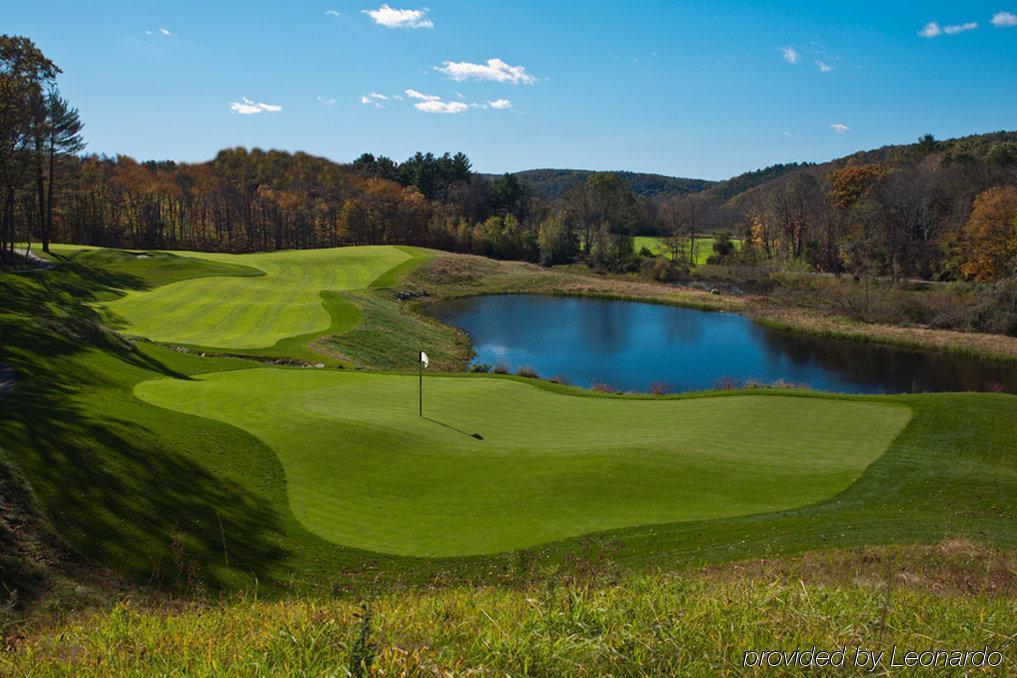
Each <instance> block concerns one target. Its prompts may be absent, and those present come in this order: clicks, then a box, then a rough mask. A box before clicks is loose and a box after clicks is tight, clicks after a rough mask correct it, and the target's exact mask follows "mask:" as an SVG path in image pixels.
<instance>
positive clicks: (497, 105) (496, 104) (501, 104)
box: [487, 99, 512, 111]
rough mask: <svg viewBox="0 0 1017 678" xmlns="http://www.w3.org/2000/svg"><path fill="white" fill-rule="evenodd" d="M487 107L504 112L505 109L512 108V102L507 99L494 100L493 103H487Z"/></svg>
mask: <svg viewBox="0 0 1017 678" xmlns="http://www.w3.org/2000/svg"><path fill="white" fill-rule="evenodd" d="M487 105H488V106H490V107H491V108H494V109H497V110H499V111H504V110H505V109H506V108H512V102H511V101H509V100H508V99H495V100H494V101H488V102H487Z"/></svg>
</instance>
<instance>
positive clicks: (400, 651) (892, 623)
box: [0, 542, 1017, 676]
mask: <svg viewBox="0 0 1017 678" xmlns="http://www.w3.org/2000/svg"><path fill="white" fill-rule="evenodd" d="M583 565H588V564H581V567H582V566H583ZM604 565H606V566H605V567H602V568H598V567H597V566H596V565H594V566H593V568H592V570H590V569H579V568H566V569H563V570H559V571H555V572H549V573H547V574H546V575H543V574H539V575H538V576H535V577H533V580H532V581H528V582H527V583H526V584H524V585H523V586H520V587H518V588H517V587H512V588H506V587H489V586H487V587H478V586H456V587H451V588H438V589H436V590H435V589H431V590H427V591H422V590H410V591H405V590H403V591H393V592H389V593H386V594H384V595H381V596H378V597H372V599H370V600H369V601H368V602H367V604H366V605H365V604H364V603H361V602H359V601H356V600H349V599H343V598H336V597H314V598H300V599H287V600H281V601H269V602H266V601H264V600H255V599H253V598H251V597H247V598H245V599H241V600H236V601H229V602H225V603H223V604H220V605H214V606H209V605H186V606H179V605H178V606H174V607H172V608H165V607H163V608H154V607H150V606H145V605H139V604H137V603H133V602H127V603H124V604H121V605H117V606H116V607H114V608H113V609H111V610H104V611H100V612H98V613H92V614H84V615H77V616H75V617H74V618H71V619H67V620H59V621H58V622H57V623H56V624H54V625H53V626H52V627H49V628H42V629H39V630H38V631H36V632H34V633H30V634H28V637H26V638H25V639H24V640H23V641H21V642H20V643H19V644H18V646H17V647H16V648H14V649H13V650H12V651H11V652H9V653H2V652H0V673H4V674H9V675H19V676H20V675H32V676H49V675H53V676H68V675H74V676H110V675H132V676H133V675H139V676H141V675H145V676H148V675H177V674H181V673H186V674H187V675H201V676H204V675H210V676H212V675H223V674H231V675H232V674H240V675H247V674H251V675H299V676H337V675H386V676H418V675H441V676H453V675H538V676H573V675H590V676H607V675H610V676H629V675H645V676H713V675H745V674H746V673H749V674H750V675H757V674H759V675H800V674H802V673H804V672H806V671H807V669H802V668H799V667H796V666H791V667H777V668H771V669H759V670H758V671H755V672H753V671H751V670H747V669H746V668H745V667H744V666H743V658H744V653H745V652H746V651H747V650H750V649H754V650H757V651H758V650H762V649H770V650H775V649H783V650H787V651H791V650H793V649H794V648H802V649H803V650H804V649H810V648H812V647H813V646H818V648H820V649H822V648H828V649H830V650H833V649H839V648H841V647H847V648H848V650H847V657H846V662H845V668H843V669H837V670H836V671H827V672H826V673H827V674H829V673H835V674H836V675H842V674H843V675H873V674H875V675H897V673H896V672H895V671H893V669H892V668H891V667H890V666H889V665H890V649H891V648H894V647H896V648H898V653H897V657H896V661H897V662H898V663H899V662H902V661H903V654H904V652H906V651H923V650H930V649H943V650H946V651H956V650H963V649H969V650H974V649H976V648H978V649H981V648H982V647H984V646H985V645H986V644H987V645H988V646H989V648H990V650H992V651H994V652H998V653H1000V654H999V655H996V656H993V657H992V659H991V660H990V661H991V663H992V664H998V663H999V662H1000V660H1002V664H1001V665H1000V666H998V667H997V668H995V669H993V668H985V669H979V668H973V667H971V666H970V664H969V666H968V667H967V669H968V671H970V672H971V673H977V674H979V675H981V674H983V673H984V674H988V675H1012V674H1013V670H1012V669H1013V664H1012V662H1013V657H1014V654H1015V652H1017V634H1015V632H1014V629H1015V628H1017V604H1015V603H1014V598H1013V595H1014V584H1015V582H1017V561H1015V559H1014V557H1013V556H1012V555H1007V554H1000V553H997V552H992V551H986V550H985V549H979V548H977V547H974V546H973V545H972V544H970V543H964V542H948V543H943V544H940V545H937V546H935V547H931V548H908V549H902V548H879V549H875V548H871V549H864V550H859V551H842V550H841V551H834V550H831V551H824V552H820V553H816V554H811V555H810V556H808V557H805V558H793V559H783V560H781V561H780V562H766V561H764V562H760V563H749V564H748V565H738V566H727V567H723V568H711V569H710V570H706V571H702V572H691V573H683V574H681V575H677V576H676V575H665V574H654V575H648V576H637V577H626V578H621V579H620V580H619V579H618V578H617V577H616V576H615V575H616V573H615V572H613V571H612V570H611V568H610V563H605V564H604ZM857 646H861V647H862V648H863V649H865V650H867V651H873V650H876V651H886V654H885V655H884V656H883V659H882V661H881V662H880V664H879V665H878V666H876V667H872V666H871V665H868V664H866V665H861V666H855V665H854V664H855V661H854V660H855V654H854V652H855V648H856V647H857ZM987 659H988V658H984V657H983V658H982V659H981V661H983V662H984V661H986V660H987ZM947 666H949V665H948V664H947ZM873 668H875V670H873ZM916 673H917V674H923V675H924V674H925V673H928V674H930V675H931V674H936V675H962V674H967V672H966V671H965V670H964V669H961V668H954V669H950V668H944V660H943V659H940V660H939V665H938V668H936V669H931V668H929V669H924V670H922V669H918V670H917V671H915V670H911V671H905V672H901V675H915V674H916Z"/></svg>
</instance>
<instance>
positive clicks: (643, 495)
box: [135, 368, 911, 556]
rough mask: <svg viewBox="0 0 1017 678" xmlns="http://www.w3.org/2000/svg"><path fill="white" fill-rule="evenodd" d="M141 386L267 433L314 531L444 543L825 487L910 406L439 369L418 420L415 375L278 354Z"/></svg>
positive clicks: (718, 506)
mask: <svg viewBox="0 0 1017 678" xmlns="http://www.w3.org/2000/svg"><path fill="white" fill-rule="evenodd" d="M135 394H136V395H137V396H138V397H139V398H141V399H142V400H145V401H147V402H150V403H153V404H155V405H159V406H161V407H165V408H167V409H172V410H177V411H180V412H184V413H189V414H195V415H198V416H202V417H207V418H210V419H215V420H219V421H223V422H227V423H229V424H233V425H235V426H237V427H239V428H241V429H244V430H246V431H248V432H250V433H251V434H253V435H255V436H256V437H258V438H260V439H261V440H262V441H264V442H265V443H266V444H267V445H268V446H269V447H271V448H272V449H273V450H274V451H275V453H276V454H277V455H278V457H279V459H280V461H281V462H282V465H283V468H284V470H285V472H286V479H287V485H288V493H289V500H290V506H291V508H292V510H293V512H294V514H295V515H296V517H297V518H298V519H299V520H300V521H301V522H302V523H303V524H304V525H305V526H306V527H307V528H308V529H309V530H311V531H312V532H315V533H317V534H318V535H320V536H322V537H324V538H326V539H328V540H331V541H333V542H336V543H339V544H345V545H348V546H354V547H359V548H363V549H367V550H371V551H377V552H384V553H393V554H404V555H429V556H448V555H462V554H476V553H493V552H498V551H505V550H510V549H516V548H522V547H527V546H532V545H535V544H539V543H543V542H547V541H552V540H556V539H561V538H565V537H569V536H575V535H580V534H585V533H589V532H594V531H598V530H606V529H611V528H620V527H628V526H635V525H643V524H653V523H665V522H674V521H685V520H698V519H708V518H721V517H730V516H737V515H745V514H752V513H762V512H770V511H777V510H781V509H789V508H793V507H799V506H803V505H806V504H810V503H814V502H817V501H821V500H823V499H826V498H829V497H831V496H832V495H834V494H836V493H838V492H840V491H841V490H843V489H845V488H846V487H847V486H848V485H850V484H851V483H852V482H853V481H854V480H855V479H857V478H858V477H859V475H860V474H861V473H862V471H863V470H864V469H865V468H866V467H867V466H868V465H869V464H870V463H871V462H872V461H874V460H875V459H876V458H877V457H879V456H880V455H881V454H882V453H883V451H884V450H885V449H886V448H887V447H888V446H889V444H890V442H891V441H892V440H893V438H894V437H895V436H896V435H897V433H899V432H900V431H901V430H902V429H903V427H904V426H905V425H906V423H907V421H908V420H909V418H910V416H911V411H910V409H908V408H907V407H903V406H900V405H895V404H889V403H885V402H873V401H863V400H844V399H834V398H823V397H815V398H809V397H794V396H777V395H734V396H717V397H703V398H686V399H677V400H630V399H618V398H599V397H581V396H573V395H563V394H560V393H554V392H551V391H549V390H546V389H542V388H539V387H536V386H533V385H530V384H526V383H521V382H519V381H514V380H510V379H498V378H463V377H435V378H430V379H426V380H425V415H426V416H427V417H428V418H426V419H421V418H419V417H418V416H417V380H416V378H415V377H409V376H400V375H384V374H366V373H349V372H346V373H344V372H339V371H324V370H298V369H266V368H258V369H252V370H240V371H233V372H222V373H216V374H209V375H205V376H202V377H199V378H196V380H194V381H186V380H173V379H165V380H155V381H148V382H143V383H141V384H139V385H138V386H136V387H135ZM472 433H479V434H481V435H482V436H483V440H477V439H475V438H473V437H470V435H469V434H472Z"/></svg>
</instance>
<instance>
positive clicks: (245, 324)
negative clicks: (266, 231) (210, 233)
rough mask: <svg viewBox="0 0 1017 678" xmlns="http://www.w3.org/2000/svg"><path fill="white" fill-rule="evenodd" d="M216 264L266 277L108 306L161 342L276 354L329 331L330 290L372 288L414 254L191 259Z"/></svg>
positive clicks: (195, 285)
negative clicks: (284, 343) (325, 297)
mask: <svg viewBox="0 0 1017 678" xmlns="http://www.w3.org/2000/svg"><path fill="white" fill-rule="evenodd" d="M187 256H189V257H193V258H196V259H200V260H202V261H208V262H213V263H216V264H220V265H221V264H233V265H240V266H244V267H248V268H250V269H256V270H259V271H262V272H264V275H263V276H259V277H248V276H245V277H238V276H235V275H227V276H218V277H202V278H195V279H190V280H182V281H179V282H176V283H173V284H170V285H164V286H162V287H159V288H157V289H155V290H151V291H147V290H145V291H138V290H132V291H129V292H128V293H127V294H126V295H125V296H124V297H123V298H121V299H117V300H116V301H113V302H110V303H109V304H108V305H107V308H108V310H109V312H110V313H111V314H112V315H113V316H114V317H116V318H118V319H120V320H122V321H123V323H124V326H125V329H126V330H128V331H129V332H131V333H133V334H137V335H140V336H144V337H147V338H149V339H153V340H155V341H162V342H170V343H178V344H188V345H195V346H204V347H211V348H220V349H258V348H269V347H272V346H273V345H275V344H276V343H278V342H279V341H281V340H284V339H287V338H290V337H294V336H299V335H307V334H312V333H316V332H321V331H323V330H327V329H328V328H329V326H330V325H331V323H332V317H331V316H330V314H329V311H328V310H327V309H326V308H325V307H324V306H323V304H322V298H321V294H322V293H323V292H337V291H342V290H355V289H362V288H366V287H368V286H369V285H371V283H372V282H373V281H375V280H376V279H377V278H378V277H379V276H381V275H383V274H384V273H386V272H387V271H389V270H390V269H392V268H395V267H396V266H399V265H400V264H402V263H403V262H405V261H408V260H410V259H411V258H412V255H411V254H409V253H407V252H406V251H403V250H402V249H399V248H397V247H389V246H380V247H345V248H338V249H330V250H302V251H285V252H273V253H260V254H243V255H229V254H214V253H198V252H191V253H187Z"/></svg>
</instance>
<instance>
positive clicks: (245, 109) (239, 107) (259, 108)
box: [230, 97, 282, 115]
mask: <svg viewBox="0 0 1017 678" xmlns="http://www.w3.org/2000/svg"><path fill="white" fill-rule="evenodd" d="M230 110H231V111H233V112H234V113H239V114H240V115H256V114H258V113H278V112H279V111H281V110H282V106H280V105H279V104H266V103H263V102H260V101H259V102H258V103H254V102H253V101H251V100H250V99H248V98H246V97H245V98H243V99H241V100H240V101H234V102H232V103H231V104H230Z"/></svg>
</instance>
